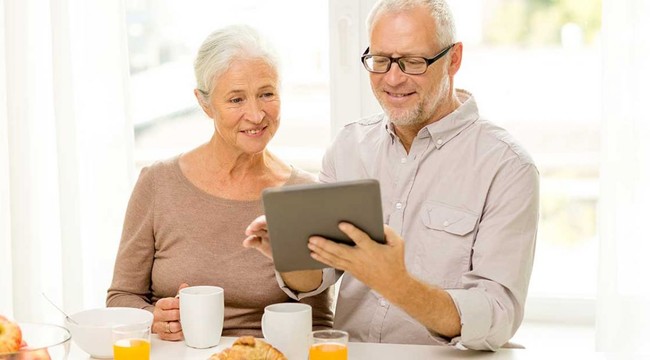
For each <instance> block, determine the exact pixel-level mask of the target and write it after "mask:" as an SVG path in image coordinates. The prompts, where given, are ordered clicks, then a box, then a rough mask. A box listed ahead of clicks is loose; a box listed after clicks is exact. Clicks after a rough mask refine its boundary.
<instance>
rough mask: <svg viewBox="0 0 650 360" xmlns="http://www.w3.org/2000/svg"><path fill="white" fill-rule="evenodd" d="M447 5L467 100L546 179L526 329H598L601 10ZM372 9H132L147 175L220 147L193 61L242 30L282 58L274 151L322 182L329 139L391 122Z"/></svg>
mask: <svg viewBox="0 0 650 360" xmlns="http://www.w3.org/2000/svg"><path fill="white" fill-rule="evenodd" d="M448 1H449V3H450V5H451V6H452V9H453V11H454V14H455V18H456V23H457V28H458V38H459V40H460V41H462V42H463V43H464V46H465V47H464V58H463V65H462V67H461V70H460V72H459V74H458V76H457V78H456V87H459V88H464V89H467V90H469V91H471V92H472V93H473V94H474V95H475V96H476V99H477V102H478V106H479V108H480V109H481V113H482V114H483V116H485V117H486V118H488V119H490V120H491V121H493V122H495V123H496V124H499V125H501V126H503V127H504V128H506V129H507V130H508V131H509V132H511V133H512V134H513V135H514V136H515V137H516V138H517V139H518V140H519V141H520V142H521V143H522V144H523V145H524V146H525V148H526V149H527V150H528V151H529V152H531V154H532V156H533V158H534V159H535V161H536V163H537V165H538V168H539V170H540V174H541V195H542V199H541V200H542V201H541V222H540V229H539V235H538V243H537V253H536V259H535V266H534V270H533V276H532V279H531V285H530V291H529V304H528V306H529V309H528V311H527V316H532V317H536V318H539V317H547V316H548V313H547V312H544V311H543V310H544V309H545V308H544V305H546V304H548V302H546V300H545V299H550V300H549V301H555V300H557V299H562V304H563V305H564V307H563V308H557V309H556V310H557V311H561V312H562V311H563V312H562V314H565V315H568V316H571V317H573V318H574V319H575V318H576V317H578V318H582V319H586V320H588V321H593V308H594V304H593V299H594V298H595V294H596V261H597V245H596V244H597V229H596V217H597V213H596V209H597V205H598V177H599V162H598V159H599V151H600V108H599V106H594V104H599V103H600V90H601V84H600V81H601V76H600V74H601V71H600V49H599V47H598V44H599V41H598V39H599V33H600V14H601V2H600V0H596V1H593V0H579V1H577V0H554V1H551V0H477V1H475V2H473V3H472V6H467V5H466V4H464V2H463V0H448ZM374 3H375V0H357V1H349V0H329V1H325V0H318V1H309V2H306V1H299V0H286V1H282V2H269V1H261V0H259V1H258V0H244V1H239V2H237V3H228V5H227V6H225V5H223V3H220V2H215V1H210V0H192V1H189V2H178V3H177V2H173V1H165V0H137V1H128V2H127V6H128V32H129V51H130V61H131V62H130V64H131V77H132V97H133V100H132V109H133V114H134V120H135V123H136V125H135V126H136V129H135V131H136V140H135V145H136V153H135V155H136V160H137V164H136V165H137V166H143V165H145V164H148V163H150V162H151V161H153V160H156V159H161V158H165V157H169V156H172V155H175V154H178V153H180V152H182V151H187V150H189V149H192V148H193V147H195V146H197V145H199V144H200V143H202V142H205V141H207V140H208V139H209V137H210V136H211V134H212V127H211V123H210V120H209V119H207V117H206V116H205V115H204V114H203V113H202V112H201V111H200V109H199V108H198V106H197V105H196V101H195V99H194V97H193V94H192V90H193V89H194V76H193V67H192V61H193V57H194V55H195V52H196V49H197V48H198V46H199V45H200V42H201V41H202V40H203V39H204V38H205V36H207V34H208V33H210V32H211V31H213V30H215V29H216V28H219V27H222V26H225V25H227V24H231V23H239V22H243V23H247V24H250V25H253V26H255V27H256V28H258V29H259V30H260V31H261V32H262V33H264V34H265V35H267V36H268V37H269V38H270V40H271V41H272V42H273V43H274V44H275V46H276V48H277V49H278V51H279V53H280V54H281V56H282V58H283V59H282V61H283V73H282V79H283V89H282V100H283V102H282V125H281V127H280V130H279V132H278V134H276V137H275V138H274V140H273V141H272V143H271V144H270V148H271V150H272V151H275V152H276V153H277V154H278V155H280V156H281V157H282V158H284V159H287V160H288V161H289V162H291V163H293V164H294V165H297V166H300V167H303V168H305V169H307V170H311V171H317V170H318V168H319V167H320V158H321V155H322V153H323V151H324V148H325V147H326V146H327V144H328V143H329V142H330V140H331V134H333V133H336V132H337V131H338V129H339V128H340V127H341V126H342V125H343V124H345V123H347V122H350V121H354V120H355V119H358V118H359V117H361V116H366V115H370V114H373V113H376V112H379V111H380V108H379V106H378V105H377V103H376V101H375V99H374V96H373V95H372V92H371V91H370V88H369V85H368V78H367V74H366V72H365V70H364V69H363V68H362V65H361V63H360V62H359V61H358V56H359V55H360V54H361V52H362V51H363V50H364V49H365V48H366V47H367V45H368V43H367V33H366V29H365V17H366V15H367V14H368V11H369V10H370V8H371V7H372V5H373V4H374ZM330 69H332V70H331V72H330ZM584 299H586V300H587V301H586V302H584V301H583V300H584ZM536 304H537V305H540V306H541V307H536V306H537V305H536ZM567 304H569V305H568V306H566V305H567ZM571 304H575V306H573V307H572V306H571ZM585 304H586V305H588V306H585ZM536 308H540V309H541V310H542V311H539V312H538V311H536ZM563 309H564V310H563Z"/></svg>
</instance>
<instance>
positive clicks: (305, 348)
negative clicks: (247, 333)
mask: <svg viewBox="0 0 650 360" xmlns="http://www.w3.org/2000/svg"><path fill="white" fill-rule="evenodd" d="M262 333H263V334H264V338H265V339H266V341H268V342H269V343H270V344H271V345H273V346H274V347H276V348H278V350H280V351H282V353H284V355H285V356H286V357H287V358H288V359H289V360H294V359H296V360H298V359H299V360H302V359H306V358H307V355H308V353H309V344H310V335H311V306H309V305H307V304H301V303H280V304H273V305H269V306H267V307H266V308H264V315H262Z"/></svg>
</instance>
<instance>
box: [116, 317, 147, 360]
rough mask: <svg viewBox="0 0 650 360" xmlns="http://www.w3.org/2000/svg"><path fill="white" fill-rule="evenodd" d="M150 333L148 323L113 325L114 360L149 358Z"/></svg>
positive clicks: (143, 359) (145, 359) (144, 359)
mask: <svg viewBox="0 0 650 360" xmlns="http://www.w3.org/2000/svg"><path fill="white" fill-rule="evenodd" d="M150 354H151V333H150V331H149V325H148V324H134V325H117V326H114V327H113V358H114V359H115V360H149V356H150Z"/></svg>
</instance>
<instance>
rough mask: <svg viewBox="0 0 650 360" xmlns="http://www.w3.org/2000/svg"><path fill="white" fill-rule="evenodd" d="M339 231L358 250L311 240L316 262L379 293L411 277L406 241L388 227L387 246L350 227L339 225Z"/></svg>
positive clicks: (316, 237)
mask: <svg viewBox="0 0 650 360" xmlns="http://www.w3.org/2000/svg"><path fill="white" fill-rule="evenodd" d="M339 229H341V231H343V232H344V233H345V234H346V235H348V236H349V237H350V239H352V241H354V243H355V244H356V246H348V245H345V244H338V243H335V242H333V241H329V240H327V239H325V238H323V237H320V236H312V237H310V238H309V249H310V250H311V251H312V253H311V256H312V258H314V259H315V260H318V261H320V262H322V263H325V264H327V265H329V266H332V267H334V268H337V269H341V270H344V271H346V272H348V273H350V274H351V275H353V276H354V277H355V278H357V279H358V280H359V281H361V282H363V283H364V284H366V285H367V286H368V287H370V288H372V289H375V290H376V291H378V292H379V293H383V292H384V291H385V290H386V289H389V288H390V287H391V286H392V285H391V284H394V283H395V282H396V281H401V280H403V279H404V278H405V277H407V276H408V273H407V270H406V265H405V264H404V240H403V239H402V238H401V237H400V236H399V235H397V234H396V233H395V232H394V231H393V229H391V228H390V227H388V226H387V225H384V234H385V237H386V244H379V243H377V242H375V241H374V240H372V239H371V238H370V237H369V236H368V234H366V233H365V232H363V231H361V230H360V229H358V228H357V227H355V226H354V225H352V224H349V223H341V224H339Z"/></svg>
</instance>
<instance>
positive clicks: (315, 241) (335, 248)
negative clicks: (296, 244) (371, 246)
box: [307, 236, 354, 270]
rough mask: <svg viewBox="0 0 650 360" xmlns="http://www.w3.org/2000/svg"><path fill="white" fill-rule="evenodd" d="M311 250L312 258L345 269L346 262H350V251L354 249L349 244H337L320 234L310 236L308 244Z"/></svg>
mask: <svg viewBox="0 0 650 360" xmlns="http://www.w3.org/2000/svg"><path fill="white" fill-rule="evenodd" d="M307 247H308V248H309V250H311V252H312V254H311V256H312V258H313V259H314V260H317V261H320V262H322V263H324V264H327V265H329V266H332V267H335V268H337V269H343V270H345V269H346V268H345V264H347V263H349V261H348V257H349V256H348V254H349V251H353V250H354V249H353V248H352V247H350V246H348V245H344V244H337V243H335V242H333V241H330V240H327V239H325V238H323V237H320V236H312V237H310V238H309V244H308V245H307Z"/></svg>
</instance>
